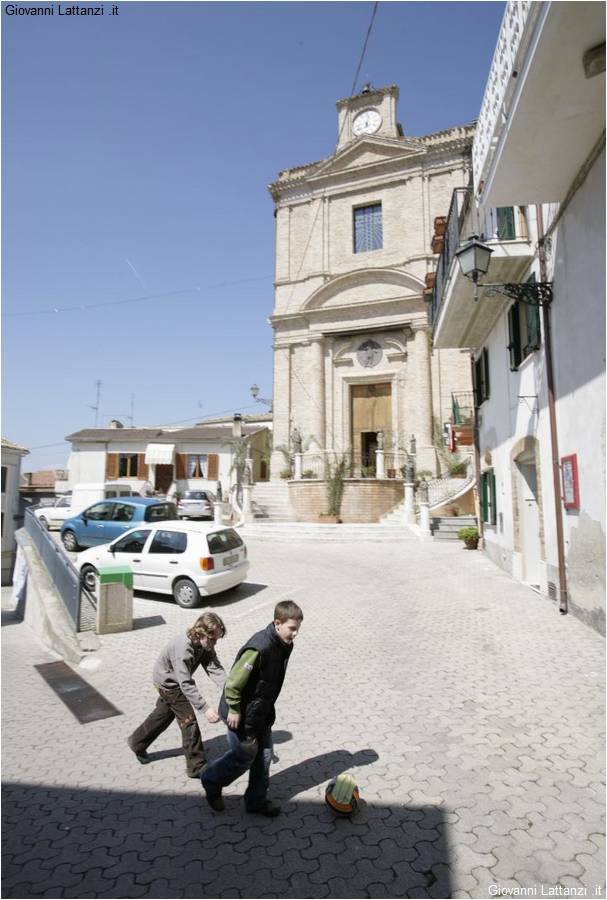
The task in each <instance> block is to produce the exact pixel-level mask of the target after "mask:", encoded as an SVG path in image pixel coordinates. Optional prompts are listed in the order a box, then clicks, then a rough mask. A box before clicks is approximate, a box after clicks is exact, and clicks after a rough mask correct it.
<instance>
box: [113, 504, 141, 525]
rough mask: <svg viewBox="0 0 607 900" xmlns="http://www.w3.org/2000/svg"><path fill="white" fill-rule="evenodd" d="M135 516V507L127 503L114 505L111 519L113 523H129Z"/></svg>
mask: <svg viewBox="0 0 607 900" xmlns="http://www.w3.org/2000/svg"><path fill="white" fill-rule="evenodd" d="M134 515H135V507H134V506H131V505H130V504H128V503H114V511H113V512H112V519H113V520H114V522H130V521H131V520H132V518H133V516H134Z"/></svg>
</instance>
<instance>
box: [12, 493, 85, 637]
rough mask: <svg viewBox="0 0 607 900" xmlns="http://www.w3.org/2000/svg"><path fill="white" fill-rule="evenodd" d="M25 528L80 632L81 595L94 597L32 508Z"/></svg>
mask: <svg viewBox="0 0 607 900" xmlns="http://www.w3.org/2000/svg"><path fill="white" fill-rule="evenodd" d="M23 527H24V528H25V530H26V532H27V533H28V535H29V536H30V538H31V540H32V543H33V544H34V546H35V547H36V550H37V551H38V554H39V556H40V558H41V560H42V562H43V563H44V565H45V567H46V570H47V572H48V574H49V577H50V579H51V581H52V582H53V584H54V585H55V587H56V589H57V592H58V594H59V596H60V597H61V600H62V601H63V605H64V606H65V609H66V611H67V614H68V615H69V617H70V619H71V620H72V622H73V623H74V627H75V629H76V631H79V630H80V611H81V594H82V593H83V592H85V593H86V594H87V597H88V598H89V599H91V595H90V592H88V591H86V590H85V589H84V587H83V585H82V583H81V580H80V573H79V572H78V569H77V568H76V566H75V565H74V564H73V562H72V561H71V559H69V558H68V557H67V556H66V555H65V553H64V552H63V548H62V547H60V546H59V545H58V544H56V543H55V541H54V540H53V539H52V537H51V536H50V534H49V533H48V531H47V530H46V528H45V527H44V526H43V525H41V524H40V522H39V521H38V519H37V518H36V516H35V515H34V513H33V512H32V511H31V510H30V509H26V510H25V515H24V519H23Z"/></svg>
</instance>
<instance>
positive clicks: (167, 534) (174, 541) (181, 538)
mask: <svg viewBox="0 0 607 900" xmlns="http://www.w3.org/2000/svg"><path fill="white" fill-rule="evenodd" d="M187 543H188V537H187V534H185V533H184V532H183V531H160V529H159V530H158V531H157V532H156V534H155V535H154V539H153V540H152V543H151V545H150V549H149V551H148V553H185V548H186V546H187Z"/></svg>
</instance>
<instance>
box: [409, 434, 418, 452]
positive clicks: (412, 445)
mask: <svg viewBox="0 0 607 900" xmlns="http://www.w3.org/2000/svg"><path fill="white" fill-rule="evenodd" d="M416 446H417V442H416V440H415V435H414V434H412V435H411V440H410V441H409V453H410V454H411V456H415V450H416Z"/></svg>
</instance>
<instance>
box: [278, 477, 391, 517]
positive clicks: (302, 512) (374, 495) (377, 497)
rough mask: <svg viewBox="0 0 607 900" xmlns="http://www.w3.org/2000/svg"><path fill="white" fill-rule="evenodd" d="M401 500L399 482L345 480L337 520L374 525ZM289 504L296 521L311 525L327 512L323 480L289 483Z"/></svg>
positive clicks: (387, 480) (325, 489)
mask: <svg viewBox="0 0 607 900" xmlns="http://www.w3.org/2000/svg"><path fill="white" fill-rule="evenodd" d="M402 500H403V485H402V482H401V481H391V480H389V479H386V480H385V481H379V480H377V479H371V478H368V479H361V480H359V479H348V480H347V481H346V482H345V484H344V494H343V499H342V504H341V511H340V514H339V518H340V520H341V521H342V522H345V523H346V524H349V523H355V522H363V523H364V522H377V521H379V519H380V518H381V517H382V516H383V515H385V513H387V512H390V510H391V509H394V507H395V506H397V505H398V504H399V503H401V502H402ZM289 503H290V504H291V507H292V508H293V510H294V511H295V515H296V516H297V520H298V521H299V522H314V521H316V520H317V519H318V520H319V521H321V522H322V519H320V518H319V517H320V515H321V513H326V511H327V485H326V482H324V481H290V482H289Z"/></svg>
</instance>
